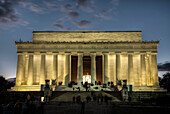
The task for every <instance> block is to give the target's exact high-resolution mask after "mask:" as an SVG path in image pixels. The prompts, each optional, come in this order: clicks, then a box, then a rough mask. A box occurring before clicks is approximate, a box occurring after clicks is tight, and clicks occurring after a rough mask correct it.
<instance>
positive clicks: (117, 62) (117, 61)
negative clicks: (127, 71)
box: [116, 54, 120, 81]
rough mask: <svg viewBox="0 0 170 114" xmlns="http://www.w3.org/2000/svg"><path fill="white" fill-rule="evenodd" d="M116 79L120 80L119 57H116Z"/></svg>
mask: <svg viewBox="0 0 170 114" xmlns="http://www.w3.org/2000/svg"><path fill="white" fill-rule="evenodd" d="M116 79H117V81H118V80H119V79H120V55H119V54H117V55H116Z"/></svg>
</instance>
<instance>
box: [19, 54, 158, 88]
mask: <svg viewBox="0 0 170 114" xmlns="http://www.w3.org/2000/svg"><path fill="white" fill-rule="evenodd" d="M90 56H91V82H92V83H93V84H95V81H96V53H92V54H91V55H90ZM114 57H115V59H113V62H112V63H109V62H110V60H111V58H109V53H104V54H103V83H107V82H108V81H113V82H114V83H115V84H116V81H117V80H120V79H127V83H128V84H131V85H136V86H158V85H159V84H158V70H157V59H156V54H138V55H134V54H129V55H127V56H125V58H126V57H127V59H126V60H127V61H124V60H125V59H124V58H123V56H122V55H121V54H116V55H114ZM122 58H123V59H124V60H123V59H122ZM124 63H126V64H124ZM110 64H115V65H114V66H113V65H112V66H113V67H116V68H113V69H111V68H112V67H111V68H109V67H110V66H109V65H110ZM124 65H126V66H124ZM126 67H128V68H127V74H126V73H123V75H126V76H121V75H122V72H125V70H126V69H123V68H126ZM112 70H113V71H112ZM111 73H115V76H112V77H111V76H109V75H111ZM82 76H83V53H78V69H77V81H78V84H79V85H80V84H81V82H82ZM70 77H71V54H70V53H68V54H65V55H24V54H23V55H18V63H17V77H16V86H20V85H39V84H45V80H46V79H49V80H54V79H56V80H57V81H63V82H64V83H63V85H68V83H69V82H70V80H71V78H70ZM122 77H123V78H122Z"/></svg>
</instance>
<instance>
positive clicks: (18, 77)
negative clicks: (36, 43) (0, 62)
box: [15, 55, 24, 86]
mask: <svg viewBox="0 0 170 114" xmlns="http://www.w3.org/2000/svg"><path fill="white" fill-rule="evenodd" d="M23 74H24V73H23V55H18V63H17V75H16V84H15V85H16V86H20V85H21V81H22V76H23Z"/></svg>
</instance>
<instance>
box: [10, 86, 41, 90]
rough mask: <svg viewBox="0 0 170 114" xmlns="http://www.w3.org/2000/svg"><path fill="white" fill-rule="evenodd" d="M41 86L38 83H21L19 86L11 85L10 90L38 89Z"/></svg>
mask: <svg viewBox="0 0 170 114" xmlns="http://www.w3.org/2000/svg"><path fill="white" fill-rule="evenodd" d="M40 90H41V86H40V85H30V86H28V85H21V86H15V87H11V90H10V91H40Z"/></svg>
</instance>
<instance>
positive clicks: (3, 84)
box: [0, 76, 8, 94]
mask: <svg viewBox="0 0 170 114" xmlns="http://www.w3.org/2000/svg"><path fill="white" fill-rule="evenodd" d="M7 87H8V82H7V80H5V78H4V77H3V76H0V94H1V93H2V94H3V93H5V92H6V91H7Z"/></svg>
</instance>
